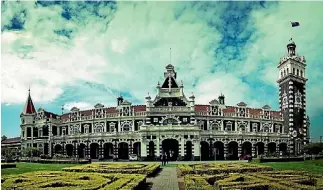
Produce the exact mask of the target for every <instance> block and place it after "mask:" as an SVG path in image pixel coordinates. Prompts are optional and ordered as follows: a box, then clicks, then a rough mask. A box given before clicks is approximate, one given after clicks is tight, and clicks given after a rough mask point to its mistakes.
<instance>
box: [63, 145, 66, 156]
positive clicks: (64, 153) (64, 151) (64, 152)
mask: <svg viewBox="0 0 323 190" xmlns="http://www.w3.org/2000/svg"><path fill="white" fill-rule="evenodd" d="M62 148H63V155H66V150H65V142H62Z"/></svg>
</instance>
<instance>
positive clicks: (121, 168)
mask: <svg viewBox="0 0 323 190" xmlns="http://www.w3.org/2000/svg"><path fill="white" fill-rule="evenodd" d="M159 168H160V164H113V163H111V164H110V163H100V164H87V165H82V166H74V167H68V168H63V171H68V172H96V173H126V174H145V175H152V174H154V173H155V172H156V171H157V170H159Z"/></svg>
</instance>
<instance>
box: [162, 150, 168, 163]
mask: <svg viewBox="0 0 323 190" xmlns="http://www.w3.org/2000/svg"><path fill="white" fill-rule="evenodd" d="M162 162H163V163H162V165H163V166H165V165H166V162H167V163H168V159H167V154H166V152H165V153H164V154H163V159H162Z"/></svg>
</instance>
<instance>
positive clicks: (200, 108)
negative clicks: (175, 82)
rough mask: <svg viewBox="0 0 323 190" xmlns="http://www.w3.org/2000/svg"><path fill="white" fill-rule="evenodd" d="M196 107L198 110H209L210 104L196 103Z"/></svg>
mask: <svg viewBox="0 0 323 190" xmlns="http://www.w3.org/2000/svg"><path fill="white" fill-rule="evenodd" d="M194 108H195V111H197V112H207V111H208V110H210V105H201V104H196V105H195V106H194Z"/></svg>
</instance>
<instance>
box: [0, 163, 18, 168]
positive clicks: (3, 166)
mask: <svg viewBox="0 0 323 190" xmlns="http://www.w3.org/2000/svg"><path fill="white" fill-rule="evenodd" d="M15 167H16V164H13V163H3V164H1V169H5V168H15Z"/></svg>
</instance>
